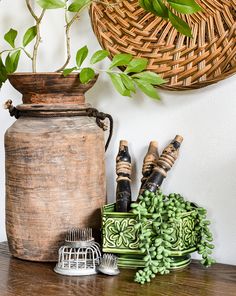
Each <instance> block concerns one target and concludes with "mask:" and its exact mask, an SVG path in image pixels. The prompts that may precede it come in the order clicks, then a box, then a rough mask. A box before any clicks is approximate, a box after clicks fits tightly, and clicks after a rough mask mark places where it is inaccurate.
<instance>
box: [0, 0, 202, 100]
mask: <svg viewBox="0 0 236 296" xmlns="http://www.w3.org/2000/svg"><path fill="white" fill-rule="evenodd" d="M93 1H94V0H36V3H37V4H38V5H39V6H40V7H41V9H42V11H41V14H40V15H39V16H37V15H36V14H35V12H34V10H33V8H32V6H31V4H30V0H25V3H26V7H27V8H28V10H29V12H30V14H31V15H32V17H33V18H34V20H35V25H34V26H32V27H30V28H28V29H27V30H26V32H25V34H24V36H23V39H22V41H21V42H19V45H17V46H16V41H17V40H16V39H17V36H18V32H17V31H16V30H15V29H12V28H11V29H10V30H9V31H8V32H7V33H6V34H5V36H4V39H5V41H6V42H7V43H8V45H9V46H10V48H8V49H5V50H3V51H0V88H1V86H2V84H3V83H4V82H6V80H7V77H8V74H12V73H14V72H15V71H16V70H17V67H18V63H19V59H20V56H21V54H22V52H23V53H24V54H26V56H27V57H28V58H29V59H30V60H31V61H32V70H33V72H36V61H37V54H38V48H39V45H40V42H41V35H40V25H41V21H42V18H43V17H44V14H45V12H46V11H47V10H49V9H64V12H65V36H66V50H67V59H66V61H65V63H64V64H63V66H62V67H61V68H60V69H58V70H57V72H63V74H64V76H67V75H69V74H70V73H72V72H74V71H80V81H81V83H87V82H89V81H90V80H91V79H93V78H94V77H95V72H105V73H107V74H108V75H109V77H110V79H111V81H112V83H113V85H114V86H115V88H116V90H117V91H118V92H119V93H120V94H121V95H123V96H131V94H132V93H135V92H136V88H139V89H140V90H141V91H142V92H143V93H145V94H146V95H147V96H149V97H151V98H154V99H159V95H158V93H157V91H156V88H155V86H158V85H161V84H163V83H165V81H164V80H163V79H162V78H161V77H160V76H158V75H157V74H155V73H152V72H150V71H145V70H146V68H147V64H148V60H147V59H144V58H134V57H133V56H132V55H131V54H117V55H115V56H114V57H113V60H112V61H111V64H110V66H109V69H107V70H100V69H97V68H95V66H94V64H96V63H98V62H100V61H101V60H103V59H105V58H106V57H108V56H109V53H108V52H107V51H105V50H99V51H97V52H95V53H94V54H93V56H92V58H91V59H90V67H84V68H82V67H81V66H82V63H83V62H84V60H85V59H86V58H87V56H88V48H87V46H84V47H82V48H80V49H79V50H78V52H77V55H76V65H75V66H74V67H72V68H67V66H68V64H69V62H70V60H71V49H70V46H71V40H70V30H71V27H72V25H73V24H74V23H75V21H76V20H78V18H79V16H80V13H81V12H82V10H83V9H85V8H87V7H88V6H89V5H90V4H91V3H92V2H93ZM165 2H168V3H167V4H168V5H167V6H166V3H165ZM108 5H109V3H108ZM140 5H141V6H142V7H143V8H144V9H146V10H147V11H151V12H153V13H154V14H155V15H157V16H161V17H163V18H165V19H169V20H170V21H171V23H172V24H173V26H174V27H176V28H177V30H179V31H180V32H181V33H183V34H185V35H187V36H190V35H191V30H190V28H189V27H188V25H187V24H186V23H184V21H183V20H181V19H180V18H179V17H178V16H177V15H175V14H174V13H173V12H172V10H173V9H174V10H176V11H177V12H180V13H184V14H188V13H194V12H196V11H199V10H200V7H199V6H198V5H197V4H196V2H195V1H194V0H167V1H163V0H140ZM169 6H170V7H171V9H172V10H171V9H169ZM33 40H35V44H34V47H33V51H32V53H30V52H29V51H28V48H27V46H28V45H29V44H30V43H31V42H32V41H33ZM4 56H5V59H4ZM115 67H123V68H124V69H125V70H124V72H121V71H115V70H114V68H115Z"/></svg>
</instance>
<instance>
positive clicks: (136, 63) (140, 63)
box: [125, 58, 148, 73]
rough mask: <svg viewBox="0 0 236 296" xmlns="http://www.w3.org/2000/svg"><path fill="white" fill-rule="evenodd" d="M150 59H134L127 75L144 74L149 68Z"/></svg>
mask: <svg viewBox="0 0 236 296" xmlns="http://www.w3.org/2000/svg"><path fill="white" fill-rule="evenodd" d="M147 64H148V59H144V58H134V59H132V60H131V61H130V63H129V64H128V67H127V68H126V70H125V73H137V72H142V71H143V70H145V69H146V68H147Z"/></svg>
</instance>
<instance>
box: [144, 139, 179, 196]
mask: <svg viewBox="0 0 236 296" xmlns="http://www.w3.org/2000/svg"><path fill="white" fill-rule="evenodd" d="M182 141H183V137H181V136H176V137H175V138H174V140H173V141H172V142H171V143H170V144H169V145H168V146H167V147H166V148H165V149H164V150H163V152H162V154H161V156H160V157H159V159H158V161H157V166H156V167H154V168H153V172H152V174H151V175H150V177H149V178H148V179H147V180H146V182H145V184H144V190H148V191H151V192H156V190H157V189H158V188H159V187H160V186H161V184H162V182H163V180H164V179H165V178H166V176H167V172H168V171H169V170H170V169H171V168H172V166H173V165H174V163H175V161H176V159H177V157H178V155H179V148H180V145H181V143H182Z"/></svg>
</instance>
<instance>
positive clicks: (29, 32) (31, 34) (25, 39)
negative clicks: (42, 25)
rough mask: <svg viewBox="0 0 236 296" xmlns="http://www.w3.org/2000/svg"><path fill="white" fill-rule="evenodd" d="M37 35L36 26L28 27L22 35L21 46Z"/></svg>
mask: <svg viewBox="0 0 236 296" xmlns="http://www.w3.org/2000/svg"><path fill="white" fill-rule="evenodd" d="M36 35H37V27H36V26H33V27H31V28H29V29H28V30H27V31H26V32H25V35H24V37H23V46H24V47H25V46H27V45H28V44H29V43H30V42H31V41H32V40H34V38H35V36H36Z"/></svg>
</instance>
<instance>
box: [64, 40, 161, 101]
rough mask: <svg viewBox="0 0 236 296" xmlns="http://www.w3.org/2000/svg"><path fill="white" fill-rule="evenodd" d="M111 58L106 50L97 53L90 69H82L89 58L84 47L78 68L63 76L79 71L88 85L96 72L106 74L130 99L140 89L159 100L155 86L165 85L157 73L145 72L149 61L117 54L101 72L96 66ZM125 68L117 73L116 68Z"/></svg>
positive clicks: (121, 92)
mask: <svg viewBox="0 0 236 296" xmlns="http://www.w3.org/2000/svg"><path fill="white" fill-rule="evenodd" d="M108 56H109V52H108V51H106V50H98V51H96V52H95V53H94V54H93V55H92V57H91V59H90V67H84V68H83V67H82V64H83V62H84V61H85V59H86V58H87V57H88V47H87V46H84V47H82V48H80V49H79V50H78V51H77V54H76V66H74V67H72V68H66V69H64V70H63V75H64V76H67V75H69V74H70V73H72V72H74V71H79V72H80V73H79V79H80V82H81V83H88V82H89V81H90V80H92V79H93V78H94V77H95V75H96V72H98V73H99V72H105V73H106V74H108V75H109V77H110V79H111V81H112V83H113V85H114V87H115V89H116V90H117V91H118V92H119V93H120V94H121V95H122V96H128V97H130V96H131V95H132V93H135V92H136V88H137V87H138V88H139V89H140V90H141V91H142V92H143V93H145V94H146V95H147V96H149V97H151V98H154V99H159V98H160V97H159V95H158V93H157V90H156V88H155V86H157V85H161V84H163V83H165V80H164V79H162V78H161V77H160V76H159V75H157V74H156V73H153V72H150V71H145V70H146V68H147V64H148V60H147V59H144V58H134V57H133V56H132V55H131V54H117V55H115V56H114V57H113V59H112V61H111V64H110V66H109V68H108V69H107V70H101V69H99V68H96V67H95V66H94V65H95V64H97V63H98V62H101V61H102V60H104V59H105V58H106V57H108ZM120 66H122V67H125V70H124V72H118V71H115V70H114V68H115V67H120Z"/></svg>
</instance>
